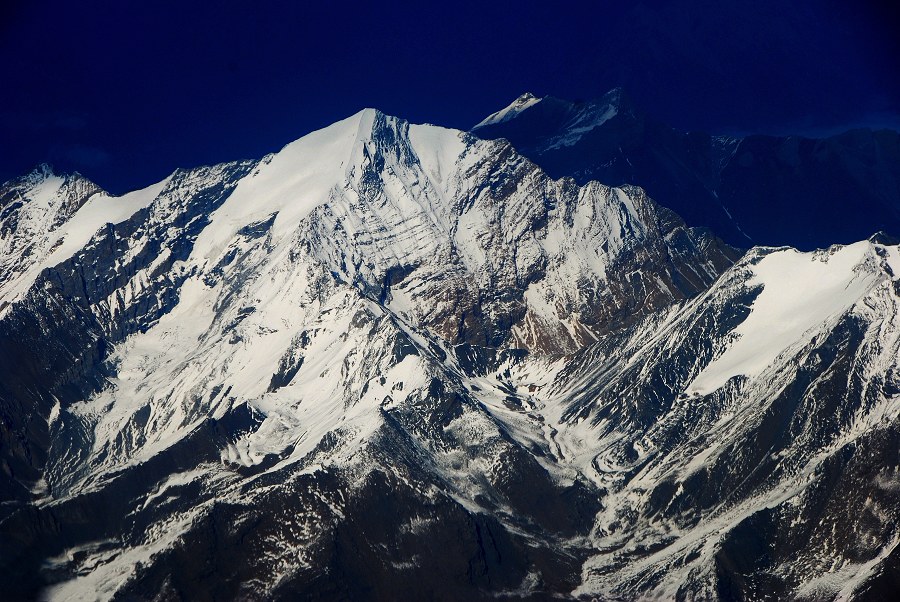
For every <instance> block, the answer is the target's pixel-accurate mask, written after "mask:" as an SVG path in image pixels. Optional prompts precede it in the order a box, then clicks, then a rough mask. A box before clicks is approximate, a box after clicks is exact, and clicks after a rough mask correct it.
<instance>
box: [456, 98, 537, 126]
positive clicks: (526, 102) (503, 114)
mask: <svg viewBox="0 0 900 602" xmlns="http://www.w3.org/2000/svg"><path fill="white" fill-rule="evenodd" d="M541 100H543V99H542V98H538V97H537V96H535V95H534V94H532V93H531V92H525V93H524V94H520V95H519V97H518V98H516V99H515V100H514V101H512V102H511V103H510V104H508V105H507V106H505V107H504V108H502V109H500V110H499V111H497V112H496V113H491V114H490V115H488V116H487V117H486V118H484V119H483V120H481V121H480V122H479V123H478V124H476V125H475V126H474V127H473V128H472V129H473V130H477V129H478V128H481V127H484V126H487V125H494V124H497V123H503V122H504V121H509V120H510V119H513V118H514V117H516V116H517V115H518V114H519V113H521V112H522V111H525V110H527V109H529V108H530V107H532V106H534V105H536V104H537V103H539V102H541Z"/></svg>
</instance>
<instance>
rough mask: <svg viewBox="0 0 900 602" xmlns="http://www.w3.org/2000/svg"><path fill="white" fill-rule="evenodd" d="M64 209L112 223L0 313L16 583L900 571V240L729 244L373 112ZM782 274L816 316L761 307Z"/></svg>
mask: <svg viewBox="0 0 900 602" xmlns="http://www.w3.org/2000/svg"><path fill="white" fill-rule="evenodd" d="M42 177H43V176H42ZM48 177H52V176H48ZM41 181H43V180H41ZM15 186H19V188H15ZM15 186H14V188H15V190H17V191H18V192H17V194H20V196H22V197H24V198H45V196H46V195H43V193H41V194H38V193H37V192H33V191H32V188H33V189H34V190H37V188H39V186H40V185H35V184H27V185H23V186H24V188H23V187H22V186H20V185H19V184H16V185H15ZM29 186H30V188H29ZM52 186H57V184H55V183H54V184H52ZM52 186H51V187H52ZM4 190H7V189H4ZM10 190H11V189H10ZM56 190H59V187H58V186H57V188H56ZM53 194H56V193H53ZM50 197H52V195H50ZM50 197H48V198H50ZM2 198H12V197H2ZM16 198H18V197H16ZM54 198H55V197H54ZM122 199H127V200H126V201H125V202H124V203H123V204H121V205H120V206H121V212H117V213H115V214H114V215H112V214H107V215H112V217H113V219H109V223H98V222H95V221H94V220H95V218H96V216H97V212H96V211H94V210H92V209H91V207H93V205H91V203H92V202H97V203H115V202H119V201H122ZM23 206H24V205H23ZM98 206H99V205H98ZM82 212H84V213H82ZM67 215H68V217H67V221H66V223H68V224H76V225H77V224H78V223H82V224H85V226H84V227H78V228H75V227H74V226H71V230H65V228H66V226H64V225H63V226H60V228H62V229H63V230H61V231H66V232H78V233H83V232H86V231H88V230H91V229H93V230H94V231H93V233H91V235H90V236H89V239H88V240H86V242H85V243H84V244H83V245H82V246H81V247H80V248H78V249H75V250H72V251H71V252H69V250H68V249H67V250H66V252H65V254H64V255H61V256H59V257H58V260H59V261H57V256H54V255H52V251H48V252H46V253H45V254H44V255H42V256H41V258H40V260H39V262H38V263H35V265H40V266H41V269H40V270H37V271H36V272H35V273H34V275H33V280H31V281H30V282H32V284H31V285H30V287H28V288H27V290H24V291H23V292H21V293H20V294H19V293H17V296H16V297H14V298H11V303H10V304H9V306H8V307H7V308H6V311H5V313H4V314H3V316H2V317H0V356H2V357H3V358H4V362H3V363H2V364H0V402H2V409H3V412H4V414H3V417H4V421H3V422H2V424H0V435H2V438H0V444H2V445H0V454H2V456H0V457H2V461H3V462H4V466H8V467H10V470H7V471H6V472H5V473H4V474H5V475H7V476H6V477H4V478H2V479H0V493H2V495H3V502H4V503H3V505H2V506H0V572H2V573H3V574H4V575H6V574H8V575H19V576H20V578H18V579H16V580H10V581H9V583H11V584H12V585H11V587H13V588H15V590H14V592H13V593H14V594H16V595H32V596H33V595H36V594H38V593H40V594H41V595H42V596H44V597H48V598H51V599H61V600H68V599H84V598H85V597H91V596H95V597H97V598H99V599H112V598H117V597H118V598H123V597H124V598H128V597H137V598H139V599H140V598H157V597H159V598H179V597H180V598H190V599H193V598H198V597H209V598H226V599H234V598H241V599H272V598H297V597H329V598H333V597H350V598H357V599H358V598H378V599H400V598H423V597H435V596H447V597H451V598H462V597H469V598H476V599H481V598H485V599H487V598H495V597H496V596H498V595H500V596H513V597H522V596H537V597H547V596H552V595H570V594H575V595H585V596H594V595H604V596H611V597H614V596H619V597H625V598H631V597H635V596H640V595H649V594H657V595H662V596H664V597H671V596H674V595H676V594H677V595H679V596H682V597H690V596H695V597H701V598H715V597H720V598H724V599H728V598H731V597H736V596H739V595H742V596H746V597H753V596H756V595H766V596H773V595H787V594H792V595H800V594H804V595H809V596H810V597H815V596H816V595H817V592H832V593H833V592H834V591H837V590H835V589H834V587H835V586H837V587H838V588H840V587H845V586H846V588H847V591H848V592H850V591H851V590H852V591H853V592H859V591H863V589H864V588H870V590H871V591H878V589H877V588H879V587H882V588H883V587H884V582H883V581H878V578H879V575H881V574H882V573H880V572H879V571H882V570H883V569H884V567H888V568H889V567H891V566H894V565H893V564H891V562H892V558H893V556H892V554H894V552H893V549H894V548H893V543H892V542H894V541H895V540H894V532H893V531H892V530H891V529H892V527H891V526H890V525H891V524H895V522H896V521H894V522H892V521H893V519H894V518H895V517H894V516H893V514H892V513H893V512H894V510H892V508H896V507H900V505H897V504H893V505H891V502H892V500H894V497H895V493H893V492H894V489H892V488H891V487H892V485H891V483H893V481H892V479H893V478H894V477H893V476H892V475H893V474H894V473H893V472H891V471H892V470H894V467H896V466H898V465H900V461H897V458H895V456H896V453H894V454H893V456H892V455H891V453H892V452H890V450H891V449H895V448H896V446H894V447H893V448H892V447H891V445H890V442H891V441H892V440H893V439H892V438H897V439H898V440H900V435H898V433H897V432H896V431H897V429H896V426H895V425H896V424H897V420H896V418H897V417H896V408H895V404H894V403H893V399H894V397H895V396H896V394H897V391H900V384H898V383H900V381H898V380H897V376H896V375H897V369H896V361H895V358H896V357H897V351H898V350H897V334H896V333H897V332H898V330H897V329H896V324H895V321H896V316H897V315H898V314H897V304H896V300H897V291H896V288H897V287H896V285H895V276H894V271H895V270H896V268H897V260H896V259H895V258H896V257H900V256H898V255H897V249H896V248H895V247H890V246H885V245H883V244H875V243H871V242H864V243H860V244H858V245H853V246H850V247H846V248H834V249H831V250H829V251H823V252H819V253H817V254H814V255H805V254H798V253H796V252H795V251H792V250H790V249H755V250H753V251H751V252H750V253H749V254H748V255H747V256H745V257H744V259H742V260H741V261H740V262H738V263H737V264H736V265H734V267H731V268H730V269H729V266H730V265H731V264H732V262H733V260H734V259H735V258H736V254H735V252H734V250H733V249H731V248H730V247H727V246H726V245H723V244H722V243H721V242H719V241H718V240H717V239H715V238H714V237H712V236H711V235H710V234H709V233H708V232H705V231H701V230H695V229H690V228H687V227H686V226H685V225H684V224H683V222H681V220H680V219H679V218H678V217H677V216H676V215H674V214H673V213H671V212H670V211H668V210H666V209H664V208H661V207H659V206H658V205H656V204H655V203H654V202H653V201H652V200H650V199H649V198H648V197H647V196H646V194H645V193H644V192H643V191H642V190H640V189H638V188H633V187H625V188H609V187H606V186H603V185H601V184H598V183H596V182H592V183H589V184H586V185H584V186H581V187H579V186H577V185H576V184H575V183H574V182H573V181H572V180H568V179H564V180H558V181H557V180H552V179H550V178H548V177H547V176H546V175H545V174H544V173H543V172H542V171H541V170H540V169H539V168H537V167H536V166H535V165H534V164H532V163H530V162H529V161H527V160H526V159H523V158H522V157H521V156H519V155H518V154H517V153H516V152H515V151H514V150H513V149H512V148H511V147H510V146H509V144H507V143H505V142H502V141H481V140H478V139H477V138H475V137H473V136H471V135H468V134H465V133H462V132H457V131H453V130H447V129H444V128H438V127H434V126H416V125H410V124H408V123H406V122H404V121H402V120H399V119H396V118H393V117H389V116H386V115H383V114H381V113H379V112H377V111H373V110H365V111H362V112H360V113H359V114H357V115H354V116H352V117H350V118H348V119H346V120H343V121H341V122H338V123H336V124H334V125H332V126H330V127H328V128H325V129H324V130H321V131H319V132H315V133H313V134H310V135H309V136H307V137H304V138H302V139H300V140H298V141H296V142H294V143H291V144H289V145H288V146H286V147H285V148H284V149H282V150H281V151H280V152H278V153H275V154H273V155H269V156H267V157H265V158H263V159H262V160H260V161H249V162H241V163H230V164H223V165H218V166H213V167H207V168H199V169H195V170H189V171H178V172H176V173H175V174H173V175H172V176H171V177H170V178H168V179H167V180H165V181H164V182H162V183H160V184H159V185H157V186H154V187H150V188H148V189H146V190H145V191H144V192H141V193H134V195H133V196H126V197H122V198H120V199H110V198H109V197H106V196H105V195H102V194H100V193H98V194H96V195H95V196H91V197H90V198H89V199H88V200H87V201H86V202H79V203H76V204H75V205H73V208H72V209H71V210H70V211H69V212H68V214H67ZM94 224H97V225H96V226H95V225H94ZM22 236H24V234H23V235H22ZM78 236H81V234H79V235H78ZM20 239H22V238H21V237H20ZM59 239H60V237H57V240H59ZM23 240H24V239H23ZM64 240H72V241H75V240H79V238H78V237H75V236H73V237H72V238H71V239H64ZM62 244H63V245H64V246H65V245H66V244H67V243H65V242H63V243H62ZM51 246H52V245H51ZM21 257H25V255H24V254H22V255H21ZM48 258H49V259H48ZM23 261H24V262H25V263H27V262H28V261H30V260H29V259H27V258H25V259H23ZM28 265H31V264H28ZM9 273H10V274H13V276H11V278H18V277H19V276H18V275H19V274H21V273H23V272H22V271H17V269H16V268H12V269H11V271H10V272H9ZM21 282H24V281H21ZM789 282H809V283H811V285H810V286H809V287H808V290H807V289H800V290H795V289H791V288H790V287H789V286H787V285H786V283H789ZM823 295H827V296H828V298H827V301H823V298H822V297H823ZM779 299H780V300H782V301H790V302H791V304H792V305H791V307H792V308H803V309H804V311H805V310H810V311H808V312H807V313H804V314H803V315H802V317H803V319H802V320H796V321H792V322H789V323H788V322H785V324H784V328H783V329H782V330H780V331H777V332H771V333H766V332H763V333H761V332H760V330H759V328H758V327H756V324H758V323H763V322H764V321H766V320H769V319H773V318H778V320H779V321H781V319H782V317H783V316H782V315H781V314H776V313H775V310H777V309H778V308H779V307H780V303H781V301H779V302H778V303H776V302H775V301H773V300H779ZM814 302H815V303H814ZM813 309H814V310H815V311H812V310H813ZM799 313H800V312H799V311H790V312H789V313H788V314H787V317H791V318H793V317H796V315H797V314H799ZM763 348H764V353H763V352H762V351H763ZM747 349H751V350H754V351H756V350H760V353H748V352H747ZM692 383H694V384H693V385H692ZM697 383H699V385H698V384H697ZM853 446H855V447H853ZM857 448H858V449H861V450H865V451H863V452H860V453H859V454H855V453H853V452H852V449H857ZM848 449H851V451H847V450H848ZM872 475H877V479H880V480H875V481H873V480H872V478H870V477H872ZM829 479H831V481H829ZM834 482H836V483H838V485H837V486H831V485H829V483H834ZM873 482H875V483H884V484H885V485H884V487H881V486H879V485H872V483H873ZM863 499H867V500H869V501H861V500H863ZM857 503H860V504H863V503H864V504H867V505H865V506H860V507H864V508H867V509H872V511H871V514H872V516H874V517H875V519H871V517H869V515H868V514H865V513H860V519H859V520H858V521H856V522H850V523H845V522H841V516H842V515H841V514H840V512H838V511H837V510H836V509H837V508H840V507H842V506H843V507H845V506H846V504H857ZM772 508H778V509H779V510H778V512H779V513H778V514H773V513H772V511H771V509H772ZM867 511H868V510H867ZM873 520H874V522H873ZM792 521H793V522H792ZM797 525H800V526H797ZM791 533H797V535H796V537H788V534H791ZM857 533H861V534H863V535H862V536H861V537H862V538H861V539H860V540H859V541H856V540H853V541H851V536H852V535H853V534H857ZM753 537H756V539H753ZM748 538H749V539H748ZM816 538H818V539H816ZM805 541H814V542H815V544H814V545H811V546H810V547H809V549H808V550H805V549H804V550H798V549H797V546H798V545H800V544H801V543H804V542H805ZM748 542H750V543H749V544H748ZM760 547H763V548H766V549H770V550H771V553H770V554H768V555H766V554H762V553H760V554H756V550H758V549H759V548H760ZM829 554H831V555H830V556H829ZM829 558H831V559H838V560H837V564H833V565H828V564H827V562H826V561H827V559H829ZM838 571H840V572H838ZM836 574H839V575H840V577H841V579H842V580H841V581H840V582H838V581H837V580H836V578H835V577H834V576H835V575H836ZM829 588H831V589H829ZM872 588H875V589H872ZM829 595H830V594H829Z"/></svg>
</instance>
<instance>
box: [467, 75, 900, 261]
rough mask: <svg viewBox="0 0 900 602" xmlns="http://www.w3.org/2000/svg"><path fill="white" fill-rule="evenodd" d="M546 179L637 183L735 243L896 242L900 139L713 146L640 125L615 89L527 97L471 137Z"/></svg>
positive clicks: (866, 133)
mask: <svg viewBox="0 0 900 602" xmlns="http://www.w3.org/2000/svg"><path fill="white" fill-rule="evenodd" d="M472 131H473V132H474V133H475V134H476V135H477V136H479V137H482V138H490V139H493V138H506V139H508V140H509V141H511V142H512V144H513V146H515V147H516V149H517V150H518V151H519V152H521V153H522V154H523V155H525V156H526V157H528V158H530V159H531V160H532V161H534V162H535V163H537V164H538V165H540V166H541V167H542V168H543V169H544V170H545V171H547V173H549V174H550V175H551V176H553V177H556V178H560V177H563V176H571V177H573V178H575V180H576V181H577V182H579V183H582V184H583V183H585V182H588V181H591V180H598V181H600V182H604V183H607V184H610V185H616V186H619V185H623V184H633V185H637V186H641V187H643V188H645V189H646V190H647V192H648V194H650V196H652V197H653V198H656V199H660V200H662V202H663V204H664V205H665V206H667V207H669V208H671V209H673V210H674V211H675V212H676V213H678V214H679V215H681V216H682V217H684V219H685V221H687V223H688V224H690V225H695V226H707V227H710V228H711V229H712V230H713V231H714V232H716V234H718V235H719V236H721V237H722V238H723V239H724V240H726V241H728V242H730V243H731V244H734V245H738V246H741V247H746V246H750V245H752V244H757V245H759V244H766V245H785V244H787V245H792V246H795V247H799V248H802V249H807V250H809V249H815V248H817V247H823V246H828V245H830V244H833V243H836V242H841V243H850V242H853V241H856V240H860V239H863V238H865V237H867V236H869V235H870V234H871V233H872V232H873V231H876V230H884V231H887V232H897V231H900V202H898V201H897V199H898V198H900V134H898V133H897V132H894V131H891V130H877V131H872V130H866V129H860V130H853V131H849V132H846V133H843V134H840V135H835V136H830V137H826V138H820V139H815V138H806V137H802V136H787V137H777V136H762V135H750V136H746V137H733V136H710V135H708V134H705V133H702V132H683V131H679V130H676V129H673V128H671V127H669V126H668V125H666V124H663V123H661V122H659V121H658V120H656V119H654V118H652V117H651V116H648V115H646V114H644V113H643V112H642V111H641V110H640V109H639V108H638V107H637V106H636V105H635V103H634V102H632V101H631V100H630V98H629V97H628V95H627V94H626V93H625V92H624V91H623V90H621V89H618V88H617V89H615V90H612V91H611V92H609V93H607V94H606V95H604V96H603V97H601V98H599V99H597V100H593V101H587V102H570V101H567V100H562V99H558V98H554V97H552V96H546V97H543V98H538V97H536V96H534V95H533V94H530V93H528V94H525V95H523V96H521V97H520V98H518V99H516V100H515V101H514V102H513V103H512V104H511V105H510V106H509V107H507V108H505V109H503V110H501V111H498V112H497V113H495V114H494V115H491V116H490V117H488V118H487V119H485V120H483V121H482V122H481V123H479V124H477V125H476V126H474V127H473V128H472Z"/></svg>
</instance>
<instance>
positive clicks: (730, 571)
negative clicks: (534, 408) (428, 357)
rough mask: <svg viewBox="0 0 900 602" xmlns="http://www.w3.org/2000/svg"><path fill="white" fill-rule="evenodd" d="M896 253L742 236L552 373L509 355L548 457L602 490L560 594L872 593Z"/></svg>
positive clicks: (877, 586) (894, 536)
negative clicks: (665, 304) (659, 309)
mask: <svg viewBox="0 0 900 602" xmlns="http://www.w3.org/2000/svg"><path fill="white" fill-rule="evenodd" d="M898 259H900V252H898V248H897V247H896V246H893V247H889V246H882V245H879V244H873V243H870V242H862V243H857V244H854V245H850V246H848V247H834V248H832V249H829V250H827V251H819V252H816V253H807V254H800V253H797V252H796V251H794V250H792V249H755V250H753V251H751V252H750V253H748V255H747V256H746V257H745V258H744V259H742V260H741V261H740V262H739V263H738V264H737V265H735V266H734V267H733V268H732V269H731V270H729V271H728V272H726V273H725V274H724V275H723V276H722V278H721V279H720V280H719V281H718V282H717V283H716V284H715V285H713V287H711V289H710V290H709V291H708V292H706V293H704V294H703V295H701V296H700V297H698V298H697V299H695V300H692V301H690V302H688V303H686V304H684V305H683V306H681V307H678V308H673V309H672V310H670V311H667V312H663V313H662V314H660V315H658V316H654V317H651V318H649V319H647V320H646V321H644V322H643V323H642V324H640V325H638V326H636V327H635V328H634V329H632V330H631V331H630V332H628V333H621V334H618V335H611V336H610V337H607V338H605V339H603V340H601V341H600V342H599V343H598V344H596V345H594V346H592V347H589V348H587V349H585V350H584V351H583V352H580V353H579V354H577V355H576V356H575V357H573V359H572V361H571V362H568V363H564V364H557V366H556V368H555V369H556V370H557V372H556V377H555V379H553V380H552V382H548V379H547V377H546V376H544V377H541V379H540V380H538V381H537V382H533V381H532V380H531V378H532V377H531V374H532V372H533V368H532V367H531V366H529V365H528V364H527V363H525V364H523V365H522V366H520V367H519V368H518V369H517V371H516V373H515V374H516V379H521V380H519V382H518V386H517V390H518V391H519V392H520V394H523V395H525V394H526V393H525V392H526V391H527V392H528V393H527V395H528V396H529V397H531V398H532V399H533V400H534V401H533V402H532V403H538V404H539V405H541V406H543V407H544V409H543V411H542V412H541V414H542V416H543V418H544V422H545V423H546V424H549V425H552V430H551V432H553V442H554V444H555V445H556V446H557V449H558V456H559V463H560V465H561V466H572V467H573V468H574V469H575V470H577V471H578V472H579V473H581V474H582V475H584V476H585V477H586V478H588V479H590V480H592V481H594V482H595V483H597V485H598V486H600V487H602V488H604V489H605V490H606V496H605V498H604V510H603V511H602V512H600V513H599V514H598V516H597V518H596V521H595V524H594V528H593V532H592V536H591V537H592V541H593V546H594V552H593V553H591V554H589V558H588V560H587V561H586V563H585V564H584V568H583V582H582V584H581V586H580V587H579V589H578V590H577V591H578V593H581V594H584V595H592V596H595V595H600V596H601V597H605V596H608V597H625V598H629V597H633V596H637V595H651V596H659V597H662V598H670V599H671V598H688V599H690V598H692V597H699V598H702V599H711V598H723V599H732V598H745V597H750V598H755V597H766V596H773V595H774V596H778V597H787V598H794V597H801V598H808V599H833V598H835V597H840V598H851V597H856V596H857V595H859V594H860V591H869V592H878V591H880V592H887V591H890V589H891V587H892V585H890V583H891V582H890V580H889V579H890V578H889V575H890V573H891V571H893V570H894V568H895V567H896V561H895V560H893V559H892V558H894V556H895V555H896V554H895V550H896V546H897V544H898V542H900V533H898V532H897V529H896V524H897V523H896V520H897V518H898V516H897V505H896V499H894V497H893V496H894V495H895V494H894V493H890V492H891V491H896V490H895V489H893V483H894V479H895V477H896V474H898V473H897V471H898V470H900V455H898V454H897V451H896V448H895V447H894V446H893V443H892V442H894V441H897V440H898V437H900V404H898V403H897V394H898V391H900V389H898V388H897V374H898V357H900V330H898V326H900V324H898V316H900V305H898V300H900V295H898V293H900V280H898V275H900V272H898V271H897V267H898V264H897V261H898ZM804 284H806V285H808V286H803V285H804ZM774 299H779V300H781V301H782V302H783V303H784V304H783V305H781V304H779V303H776V302H775V301H774ZM782 312H784V313H782ZM514 380H515V379H514ZM698 383H702V385H701V386H698ZM682 391H684V392H682ZM541 427H542V428H543V427H544V425H543V424H542V425H541ZM868 595H873V594H872V593H870V594H868ZM874 595H875V596H876V597H877V596H878V595H881V594H874Z"/></svg>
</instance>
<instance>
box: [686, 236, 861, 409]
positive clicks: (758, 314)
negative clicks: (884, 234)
mask: <svg viewBox="0 0 900 602" xmlns="http://www.w3.org/2000/svg"><path fill="white" fill-rule="evenodd" d="M871 255H872V245H871V243H869V242H867V241H863V242H859V243H855V244H852V245H848V246H845V247H841V248H837V249H836V250H835V249H833V250H831V251H828V252H825V251H816V252H812V253H801V252H799V251H796V250H794V249H786V250H783V251H776V252H774V253H771V254H769V255H767V256H765V257H764V258H763V259H762V260H761V261H760V262H759V263H758V264H756V265H754V266H752V267H751V270H752V271H753V275H754V277H753V278H752V279H751V280H750V281H749V282H748V284H749V285H751V286H754V285H762V286H763V290H762V292H761V293H760V294H759V296H758V297H757V298H756V299H755V300H754V301H753V306H752V309H751V311H750V315H748V316H747V318H746V319H745V320H744V321H743V322H742V323H741V324H740V325H739V326H738V327H737V328H735V329H734V331H733V333H734V334H735V335H736V337H735V339H734V342H733V343H731V345H730V346H729V347H727V348H726V349H725V351H724V353H722V354H721V355H720V356H719V357H717V358H716V359H714V360H713V361H712V362H711V363H710V364H709V365H707V366H706V368H705V369H704V370H702V371H701V372H700V374H698V375H697V377H696V378H695V379H694V380H693V382H691V384H690V385H688V387H687V389H686V391H685V392H686V393H687V394H689V395H690V394H694V393H698V394H701V395H703V394H707V393H711V392H712V391H715V390H716V389H718V388H719V387H721V386H723V385H724V384H725V383H726V382H727V381H728V380H729V379H731V378H732V377H734V376H737V375H741V374H742V375H744V376H747V377H750V378H753V377H755V376H757V375H759V374H760V373H761V372H762V371H763V370H765V368H766V367H768V366H769V365H771V364H772V362H773V361H774V360H775V359H776V358H777V357H778V356H779V355H780V354H781V353H782V352H784V351H785V350H786V349H788V347H790V346H791V345H794V344H798V343H802V342H805V341H806V340H808V339H809V338H810V336H811V335H810V336H804V335H807V334H809V331H810V330H812V329H813V328H815V327H816V326H819V325H821V324H822V323H823V322H826V321H828V320H829V319H832V318H836V317H838V316H840V315H842V314H843V313H844V312H846V311H847V310H848V309H850V307H852V306H853V304H854V303H856V301H857V300H859V298H860V297H861V296H862V295H863V294H865V292H866V291H868V290H869V289H870V288H871V286H872V285H873V283H874V282H875V281H876V280H877V278H878V273H877V272H876V271H874V270H869V269H865V268H864V267H863V266H862V265H861V264H862V263H863V262H864V261H865V260H866V259H867V258H869V257H870V256H871Z"/></svg>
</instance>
